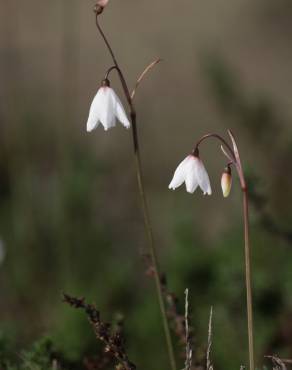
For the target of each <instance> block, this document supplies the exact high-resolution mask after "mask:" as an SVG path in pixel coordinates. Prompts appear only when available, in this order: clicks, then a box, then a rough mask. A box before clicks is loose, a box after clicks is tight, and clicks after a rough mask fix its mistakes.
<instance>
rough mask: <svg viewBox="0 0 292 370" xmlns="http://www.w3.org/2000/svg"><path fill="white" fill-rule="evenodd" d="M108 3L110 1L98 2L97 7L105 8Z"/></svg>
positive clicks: (100, 0) (102, 0) (99, 0)
mask: <svg viewBox="0 0 292 370" xmlns="http://www.w3.org/2000/svg"><path fill="white" fill-rule="evenodd" d="M108 2H109V0H98V1H97V5H100V6H102V7H103V8H104V7H105V6H106V5H107V3H108Z"/></svg>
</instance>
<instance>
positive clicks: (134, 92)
mask: <svg viewBox="0 0 292 370" xmlns="http://www.w3.org/2000/svg"><path fill="white" fill-rule="evenodd" d="M161 61H162V59H160V58H158V59H156V60H154V61H153V62H152V63H150V64H149V65H148V66H147V67H146V68H145V69H144V71H143V72H142V73H141V75H140V77H139V78H138V80H137V82H136V84H135V87H134V89H133V91H132V94H131V99H132V100H133V99H134V97H135V95H136V91H137V89H138V87H139V85H140V83H141V82H142V81H143V79H144V78H145V77H146V75H147V73H148V72H149V71H150V70H151V69H152V68H153V67H155V66H156V64H158V63H160V62H161Z"/></svg>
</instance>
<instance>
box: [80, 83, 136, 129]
mask: <svg viewBox="0 0 292 370" xmlns="http://www.w3.org/2000/svg"><path fill="white" fill-rule="evenodd" d="M117 119H118V120H119V121H120V122H121V124H122V125H123V126H125V127H126V128H130V122H129V120H128V117H127V115H126V112H125V109H124V107H123V105H122V103H121V101H120V99H119V97H118V96H117V94H116V93H115V92H114V90H113V89H112V88H111V87H110V85H109V81H108V80H104V81H103V82H102V86H101V87H100V88H99V90H98V92H97V94H96V95H95V97H94V99H93V101H92V104H91V107H90V111H89V117H88V121H87V131H88V132H90V131H92V130H94V129H95V128H96V127H97V126H98V125H99V123H101V124H102V125H103V127H104V129H105V131H107V130H108V129H109V128H111V127H115V125H116V120H117Z"/></svg>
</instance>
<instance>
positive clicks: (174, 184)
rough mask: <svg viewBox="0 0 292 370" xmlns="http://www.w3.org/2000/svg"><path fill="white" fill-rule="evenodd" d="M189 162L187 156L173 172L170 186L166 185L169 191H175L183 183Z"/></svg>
mask: <svg viewBox="0 0 292 370" xmlns="http://www.w3.org/2000/svg"><path fill="white" fill-rule="evenodd" d="M189 160H190V158H189V156H188V157H186V158H185V159H184V160H183V161H182V162H181V163H180V164H179V165H178V166H177V169H176V170H175V172H174V175H173V178H172V180H171V182H170V184H169V185H168V188H169V189H172V190H175V189H176V188H178V187H179V186H181V185H182V183H183V182H184V181H185V179H186V169H187V167H188V163H189Z"/></svg>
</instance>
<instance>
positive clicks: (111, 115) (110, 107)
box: [99, 87, 116, 131]
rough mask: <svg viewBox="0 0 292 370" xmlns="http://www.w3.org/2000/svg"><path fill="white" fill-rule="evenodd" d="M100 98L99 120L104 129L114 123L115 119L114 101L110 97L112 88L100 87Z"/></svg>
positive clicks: (112, 125)
mask: <svg viewBox="0 0 292 370" xmlns="http://www.w3.org/2000/svg"><path fill="white" fill-rule="evenodd" d="M99 91H100V100H101V110H100V115H99V120H100V122H101V123H102V125H103V127H104V129H105V131H107V130H108V129H110V128H111V127H114V126H115V125H116V119H115V102H114V100H113V99H112V91H113V90H112V89H111V88H110V87H101V88H100V89H99Z"/></svg>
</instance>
